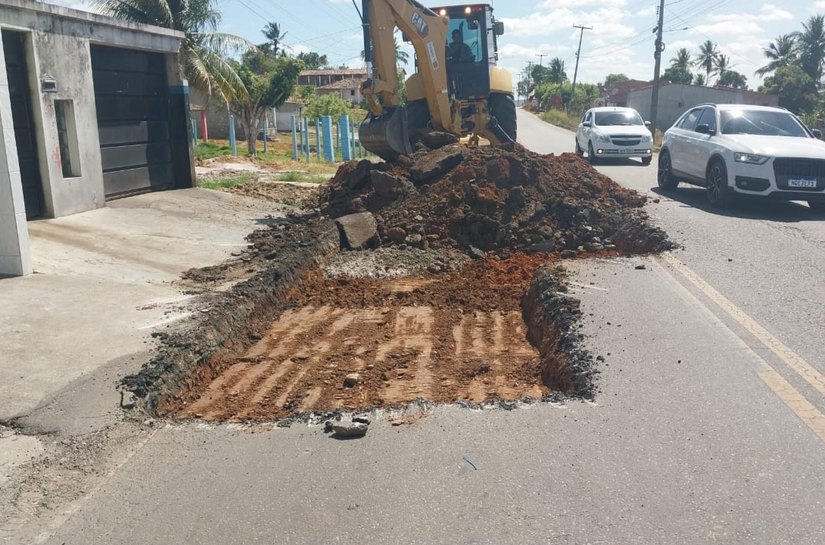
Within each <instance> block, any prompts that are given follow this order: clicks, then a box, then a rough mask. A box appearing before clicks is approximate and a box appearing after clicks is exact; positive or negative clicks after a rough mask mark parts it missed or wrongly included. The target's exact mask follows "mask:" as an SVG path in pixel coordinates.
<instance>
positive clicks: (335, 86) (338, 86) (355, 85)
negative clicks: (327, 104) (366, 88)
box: [318, 78, 364, 91]
mask: <svg viewBox="0 0 825 545" xmlns="http://www.w3.org/2000/svg"><path fill="white" fill-rule="evenodd" d="M363 81H364V78H360V79H355V78H349V79H342V80H338V81H333V82H332V83H329V84H327V85H322V86H321V87H318V90H319V91H333V90H342V89H343V90H350V89H360V88H361V82H363Z"/></svg>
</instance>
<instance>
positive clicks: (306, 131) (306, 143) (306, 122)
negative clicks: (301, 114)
mask: <svg viewBox="0 0 825 545" xmlns="http://www.w3.org/2000/svg"><path fill="white" fill-rule="evenodd" d="M304 155H305V156H306V160H307V163H309V119H307V118H306V117H305V118H304Z"/></svg>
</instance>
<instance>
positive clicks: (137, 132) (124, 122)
mask: <svg viewBox="0 0 825 545" xmlns="http://www.w3.org/2000/svg"><path fill="white" fill-rule="evenodd" d="M92 73H93V77H94V85H95V101H96V105H97V126H98V131H99V132H100V152H101V158H102V162H103V181H104V186H105V191H106V197H107V198H115V197H123V196H126V195H131V194H134V193H141V192H146V191H154V190H158V189H168V188H170V187H172V186H173V185H174V176H173V174H172V156H171V149H170V131H169V101H168V96H167V92H168V91H167V85H166V61H165V59H164V57H163V55H162V54H159V53H147V52H143V51H134V50H129V49H120V48H116V47H105V46H99V45H93V46H92Z"/></svg>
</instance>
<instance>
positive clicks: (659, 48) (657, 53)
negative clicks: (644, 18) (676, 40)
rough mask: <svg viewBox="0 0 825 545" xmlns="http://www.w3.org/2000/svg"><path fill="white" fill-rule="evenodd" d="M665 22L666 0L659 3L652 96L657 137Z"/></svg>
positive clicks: (652, 124)
mask: <svg viewBox="0 0 825 545" xmlns="http://www.w3.org/2000/svg"><path fill="white" fill-rule="evenodd" d="M664 24H665V0H661V1H660V4H659V26H657V27H656V47H655V50H654V52H653V58H654V59H656V68H654V71H653V91H652V94H651V97H650V129H651V131H652V134H653V136H654V138H655V137H656V122H657V121H658V117H659V71H660V70H661V69H662V52H663V51H664V50H665V44H664V43H663V42H662V32H663V29H662V27H663V26H664Z"/></svg>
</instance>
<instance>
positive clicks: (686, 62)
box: [670, 47, 691, 72]
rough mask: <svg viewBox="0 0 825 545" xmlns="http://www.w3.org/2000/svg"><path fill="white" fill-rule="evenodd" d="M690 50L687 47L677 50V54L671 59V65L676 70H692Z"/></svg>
mask: <svg viewBox="0 0 825 545" xmlns="http://www.w3.org/2000/svg"><path fill="white" fill-rule="evenodd" d="M690 63H691V61H690V51H688V50H687V48H686V47H683V48H682V49H679V50H678V51H676V56H675V57H673V58H672V59H670V67H671V68H674V69H676V70H680V71H682V70H683V71H685V72H689V71H690Z"/></svg>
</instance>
